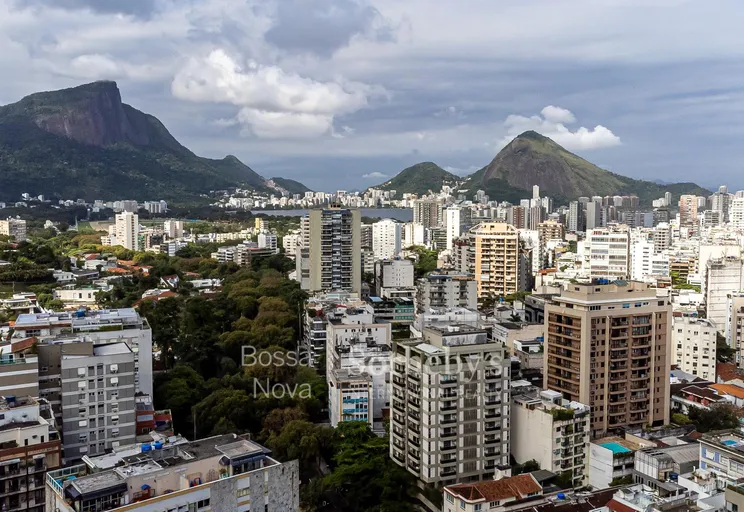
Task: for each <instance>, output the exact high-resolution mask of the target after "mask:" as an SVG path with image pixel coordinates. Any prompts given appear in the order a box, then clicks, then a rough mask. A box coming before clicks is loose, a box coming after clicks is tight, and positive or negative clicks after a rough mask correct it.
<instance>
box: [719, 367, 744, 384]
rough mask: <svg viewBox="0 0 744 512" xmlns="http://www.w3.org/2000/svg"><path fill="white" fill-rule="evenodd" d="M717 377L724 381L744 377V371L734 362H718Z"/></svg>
mask: <svg viewBox="0 0 744 512" xmlns="http://www.w3.org/2000/svg"><path fill="white" fill-rule="evenodd" d="M716 377H717V379H718V380H720V381H722V382H728V381H730V380H734V379H742V378H744V372H741V371H740V370H739V369H738V368H736V365H735V364H734V363H717V364H716Z"/></svg>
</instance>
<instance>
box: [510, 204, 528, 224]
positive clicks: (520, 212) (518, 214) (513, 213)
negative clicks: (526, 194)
mask: <svg viewBox="0 0 744 512" xmlns="http://www.w3.org/2000/svg"><path fill="white" fill-rule="evenodd" d="M506 222H507V223H509V224H511V225H512V226H514V227H515V228H517V229H525V228H526V227H527V209H526V208H525V207H524V206H512V207H511V208H509V209H508V210H507V211H506Z"/></svg>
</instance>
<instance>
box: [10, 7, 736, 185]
mask: <svg viewBox="0 0 744 512" xmlns="http://www.w3.org/2000/svg"><path fill="white" fill-rule="evenodd" d="M641 6H642V5H641V4H640V3H639V2H625V3H623V4H622V5H616V6H611V5H602V4H596V3H588V2H576V3H575V7H576V10H577V11H578V12H582V16H570V17H569V16H562V15H561V12H562V11H564V10H565V8H564V6H555V5H552V4H550V3H548V2H538V3H536V4H535V3H533V4H530V6H529V7H527V6H521V5H516V4H514V3H511V2H507V3H502V4H498V5H496V4H492V3H488V4H486V3H477V4H473V5H472V6H469V7H468V9H461V8H459V7H458V6H457V4H455V3H454V2H445V3H441V4H440V5H438V9H436V10H431V9H426V8H424V7H423V5H422V4H420V3H417V2H412V3H406V4H404V5H399V4H397V3H394V2H389V1H387V0H375V1H361V0H360V1H358V2H357V1H351V0H336V1H335V2H331V3H325V2H323V3H320V2H303V3H302V4H296V5H295V3H293V2H284V3H282V4H281V5H280V4H277V3H273V2H272V3H268V4H267V3H265V2H263V3H261V4H260V5H259V4H256V5H254V4H253V3H252V2H245V3H244V2H230V1H225V2H220V3H215V2H205V1H199V2H194V3H192V4H190V5H189V6H188V7H182V6H175V5H174V4H171V3H168V2H159V1H141V2H133V3H132V2H130V3H127V4H126V5H125V4H121V5H112V3H111V2H102V1H96V0H80V1H68V2H65V3H62V4H61V7H60V6H56V7H52V6H51V4H50V3H49V2H46V1H44V0H25V1H23V2H16V1H12V0H2V1H0V12H2V13H3V16H2V18H3V21H2V22H0V27H3V33H4V37H3V38H0V49H2V50H3V51H1V52H0V55H2V57H0V65H2V66H3V68H4V69H5V70H6V71H8V73H7V74H6V76H12V77H14V78H12V79H6V81H5V83H4V85H5V87H4V88H3V91H2V92H0V103H2V104H7V103H11V102H14V101H17V100H18V99H20V98H21V97H22V96H24V95H26V94H30V93H32V92H35V91H37V90H51V89H56V88H60V87H69V86H72V85H78V84H80V83H84V82H87V81H91V80H97V79H112V80H117V81H118V82H119V83H120V86H121V88H122V90H123V91H124V92H125V96H126V97H127V98H129V100H128V101H129V103H131V104H133V106H135V107H137V108H139V109H141V110H144V111H147V112H152V113H153V114H155V115H157V116H158V117H159V118H160V119H162V120H163V122H164V123H165V124H166V126H168V127H170V128H171V129H172V131H173V133H174V136H176V137H177V138H178V139H179V140H182V141H183V142H184V144H186V145H187V146H188V147H190V148H191V149H193V150H194V151H195V152H197V153H199V154H204V155H206V156H212V157H221V156H224V155H225V154H236V155H237V156H238V157H239V158H241V159H242V160H244V161H245V162H246V163H247V164H249V165H250V166H251V167H253V168H255V169H256V170H257V171H259V172H260V173H261V174H263V175H265V176H286V177H290V178H294V179H299V180H301V181H302V182H304V183H306V184H307V185H308V186H310V187H311V188H314V189H322V188H323V187H322V185H323V184H325V183H326V182H325V181H324V179H325V178H327V176H333V178H334V181H335V182H337V183H338V185H339V186H340V187H342V188H346V189H350V188H366V187H367V186H371V185H375V184H377V183H379V182H382V181H385V179H386V178H387V177H391V176H393V175H394V174H395V173H397V172H398V171H400V170H401V169H403V168H405V167H406V166H408V165H410V164H413V163H416V162H420V161H424V160H432V161H435V162H437V163H438V164H439V165H441V166H442V167H444V168H446V169H448V170H451V171H454V172H455V173H456V174H460V175H462V174H466V173H469V172H473V171H475V170H477V169H478V168H480V167H482V166H483V165H485V164H486V163H488V161H490V159H491V158H493V156H494V155H495V154H496V152H497V151H498V149H500V147H502V146H503V144H504V142H505V141H507V140H508V139H509V137H511V136H514V135H516V133H517V132H518V131H520V130H524V129H535V130H537V131H539V132H541V133H543V134H544V135H547V136H549V137H553V138H555V140H556V141H557V142H558V143H560V144H562V145H564V146H565V147H566V148H567V149H569V150H571V151H574V152H577V153H578V154H580V155H581V156H583V157H585V158H587V159H589V160H590V161H592V162H594V163H596V164H597V165H599V166H600V167H603V168H607V169H609V170H612V171H613V172H618V173H620V174H623V175H627V176H631V177H636V178H638V177H644V178H647V179H658V180H662V181H676V180H677V179H685V180H696V179H697V181H700V183H699V184H700V185H702V186H706V187H708V188H713V187H714V186H717V185H718V184H719V183H724V182H728V183H729V185H731V187H732V188H744V183H737V182H736V181H735V180H736V176H737V174H736V173H737V172H738V170H739V166H738V162H737V161H736V160H735V157H734V154H735V152H734V148H735V144H736V141H737V139H738V137H737V135H738V132H739V131H741V129H739V128H737V125H736V116H735V113H736V110H737V106H738V105H740V103H741V93H740V92H739V89H738V86H737V85H736V83H737V82H738V80H737V78H738V77H739V76H740V75H741V74H742V73H741V71H742V70H741V64H740V63H739V62H738V61H737V57H738V48H739V47H740V45H737V44H736V42H737V41H736V30H735V28H734V27H731V28H732V30H726V27H725V24H726V23H733V21H732V20H734V19H736V16H727V17H724V18H721V19H719V17H718V16H716V14H717V13H718V12H721V11H719V10H716V12H711V10H710V9H706V8H705V7H704V6H699V5H694V4H689V3H683V2H677V1H667V2H661V3H659V4H658V5H652V6H648V8H646V4H643V7H644V10H643V17H642V18H641V17H640V16H638V11H639V9H640V8H641ZM40 7H43V8H44V9H43V11H42V10H39V8H40ZM722 7H724V8H726V6H722ZM559 9H560V10H559ZM728 9H729V11H735V10H737V9H740V7H739V6H738V5H736V4H734V3H733V2H729V3H728ZM117 11H123V12H117ZM476 12H477V13H478V16H473V14H474V13H476ZM304 19H311V20H313V21H314V23H309V24H307V25H303V24H302V23H301V22H300V21H301V20H304ZM236 20H239V21H236ZM729 20H731V21H729ZM659 24H664V25H665V26H666V27H668V29H667V31H666V32H665V36H664V37H661V36H660V35H659V33H658V31H657V30H656V27H657V26H658V25H659ZM721 24H724V26H721ZM104 26H105V27H107V29H106V30H105V31H103V30H101V28H100V27H104ZM714 26H715V27H716V28H715V30H716V32H715V36H716V37H709V36H710V34H709V32H712V31H713V30H714V29H713V27H714ZM298 27H301V28H302V30H300V29H298ZM519 27H523V29H519ZM618 27H621V28H618ZM689 34H696V35H697V37H689ZM578 42H580V44H579V43H578ZM156 43H157V44H156ZM145 47H146V48H148V51H146V52H143V51H142V49H143V48H145ZM152 48H157V50H156V51H152ZM360 63H363V65H361V64H360ZM220 84H222V85H220ZM629 105H631V107H630V108H629V107H628V106H629ZM582 127H583V128H582ZM241 132H242V135H241ZM365 175H366V176H368V177H367V178H364V176H365ZM700 176H704V178H702V179H698V178H699V177H700Z"/></svg>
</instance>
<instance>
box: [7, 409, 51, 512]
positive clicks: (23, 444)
mask: <svg viewBox="0 0 744 512" xmlns="http://www.w3.org/2000/svg"><path fill="white" fill-rule="evenodd" d="M41 406H42V404H41V403H40V401H39V400H37V399H35V398H32V397H30V396H12V397H11V396H6V397H3V398H0V418H1V419H0V510H14V511H24V510H28V511H33V512H43V511H44V510H45V509H44V488H45V486H46V472H47V470H52V469H56V468H58V467H59V466H60V465H61V453H60V442H59V436H58V435H57V431H56V428H55V425H54V420H53V419H52V418H51V417H50V416H49V414H48V409H46V410H44V409H42V407H41Z"/></svg>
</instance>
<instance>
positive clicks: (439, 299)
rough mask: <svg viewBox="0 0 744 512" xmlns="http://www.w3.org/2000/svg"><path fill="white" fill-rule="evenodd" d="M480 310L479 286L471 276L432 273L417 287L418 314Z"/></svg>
mask: <svg viewBox="0 0 744 512" xmlns="http://www.w3.org/2000/svg"><path fill="white" fill-rule="evenodd" d="M454 308H467V309H472V310H476V309H478V284H477V283H476V282H475V279H474V278H473V276H472V275H470V274H461V273H459V272H432V273H431V274H429V275H427V276H426V277H422V278H421V279H419V280H418V283H417V285H416V312H417V313H419V314H421V313H426V312H428V311H430V310H432V309H454Z"/></svg>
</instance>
